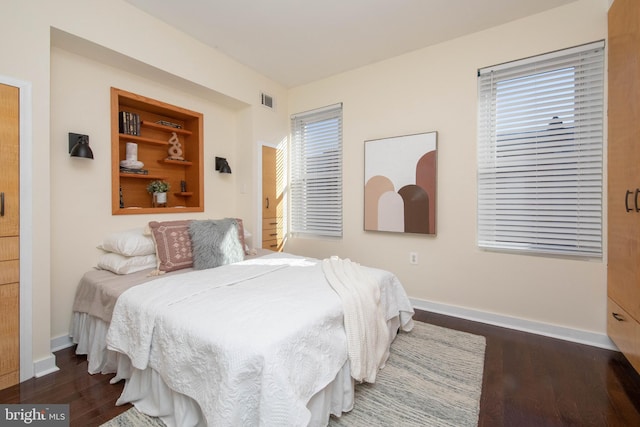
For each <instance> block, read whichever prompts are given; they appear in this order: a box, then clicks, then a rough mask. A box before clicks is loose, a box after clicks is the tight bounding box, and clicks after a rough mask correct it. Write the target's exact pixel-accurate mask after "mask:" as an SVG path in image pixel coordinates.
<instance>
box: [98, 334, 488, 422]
mask: <svg viewBox="0 0 640 427" xmlns="http://www.w3.org/2000/svg"><path fill="white" fill-rule="evenodd" d="M485 345H486V341H485V338H484V337H482V336H478V335H472V334H468V333H465V332H460V331H455V330H452V329H446V328H442V327H439V326H434V325H430V324H428V323H422V322H415V327H414V328H413V330H412V331H411V332H409V333H404V332H401V333H400V334H399V335H398V337H397V338H396V340H395V341H394V342H393V344H392V346H391V355H390V356H389V360H388V361H387V365H386V366H385V368H384V369H382V370H381V371H380V373H379V374H378V377H377V379H376V382H375V384H366V383H365V384H358V385H357V386H356V400H355V407H354V409H353V410H352V411H351V412H348V413H345V414H342V416H341V417H339V418H338V417H333V416H332V417H331V419H330V422H329V425H330V426H349V427H372V426H398V427H399V426H402V427H405V426H406V427H409V426H416V427H417V426H420V427H427V426H438V427H439V426H451V427H465V426H477V424H478V413H479V410H480V393H481V391H482V372H483V368H484V351H485ZM118 426H150V427H157V426H164V424H163V423H162V421H160V420H158V419H156V418H151V417H148V416H146V415H143V414H141V413H139V412H138V411H137V410H136V409H135V408H132V409H129V410H128V411H127V412H124V413H122V414H121V415H119V416H118V417H116V418H114V419H112V420H111V421H109V422H107V423H105V424H103V425H102V427H118Z"/></svg>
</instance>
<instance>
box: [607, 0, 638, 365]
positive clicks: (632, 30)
mask: <svg viewBox="0 0 640 427" xmlns="http://www.w3.org/2000/svg"><path fill="white" fill-rule="evenodd" d="M608 59H609V77H608V78H609V106H608V129H609V130H608V132H609V135H608V162H609V163H608V265H607V294H608V304H607V307H608V311H607V333H608V334H609V336H610V337H611V339H612V340H613V342H615V344H616V345H617V346H618V348H619V349H620V351H622V352H623V353H624V354H625V356H626V357H627V359H628V360H629V361H630V362H631V364H632V365H633V366H634V368H635V369H636V370H637V371H639V372H640V168H639V167H638V165H639V164H640V2H638V1H637V0H616V1H615V2H614V3H613V5H612V6H611V8H610V9H609V58H608Z"/></svg>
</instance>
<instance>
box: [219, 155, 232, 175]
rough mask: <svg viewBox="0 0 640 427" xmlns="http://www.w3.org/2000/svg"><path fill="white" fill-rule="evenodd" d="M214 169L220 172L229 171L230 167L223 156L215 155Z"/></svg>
mask: <svg viewBox="0 0 640 427" xmlns="http://www.w3.org/2000/svg"><path fill="white" fill-rule="evenodd" d="M216 170H217V171H218V172H220V173H231V167H230V166H229V163H228V162H227V159H225V158H224V157H216Z"/></svg>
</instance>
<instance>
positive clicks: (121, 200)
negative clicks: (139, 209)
mask: <svg viewBox="0 0 640 427" xmlns="http://www.w3.org/2000/svg"><path fill="white" fill-rule="evenodd" d="M120 208H121V209H122V208H124V198H123V197H122V187H120Z"/></svg>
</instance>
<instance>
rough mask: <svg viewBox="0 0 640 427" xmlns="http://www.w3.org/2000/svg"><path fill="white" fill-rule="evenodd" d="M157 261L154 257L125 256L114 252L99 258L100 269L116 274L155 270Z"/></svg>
mask: <svg viewBox="0 0 640 427" xmlns="http://www.w3.org/2000/svg"><path fill="white" fill-rule="evenodd" d="M156 263H157V260H156V256H155V255H154V254H152V255H137V256H123V255H120V254H116V253H113V252H109V253H106V254H102V255H100V256H99V257H98V267H99V268H101V269H103V270H109V271H111V272H112V273H116V274H130V273H135V272H136V271H140V270H145V269H147V268H153V267H155V266H156Z"/></svg>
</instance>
